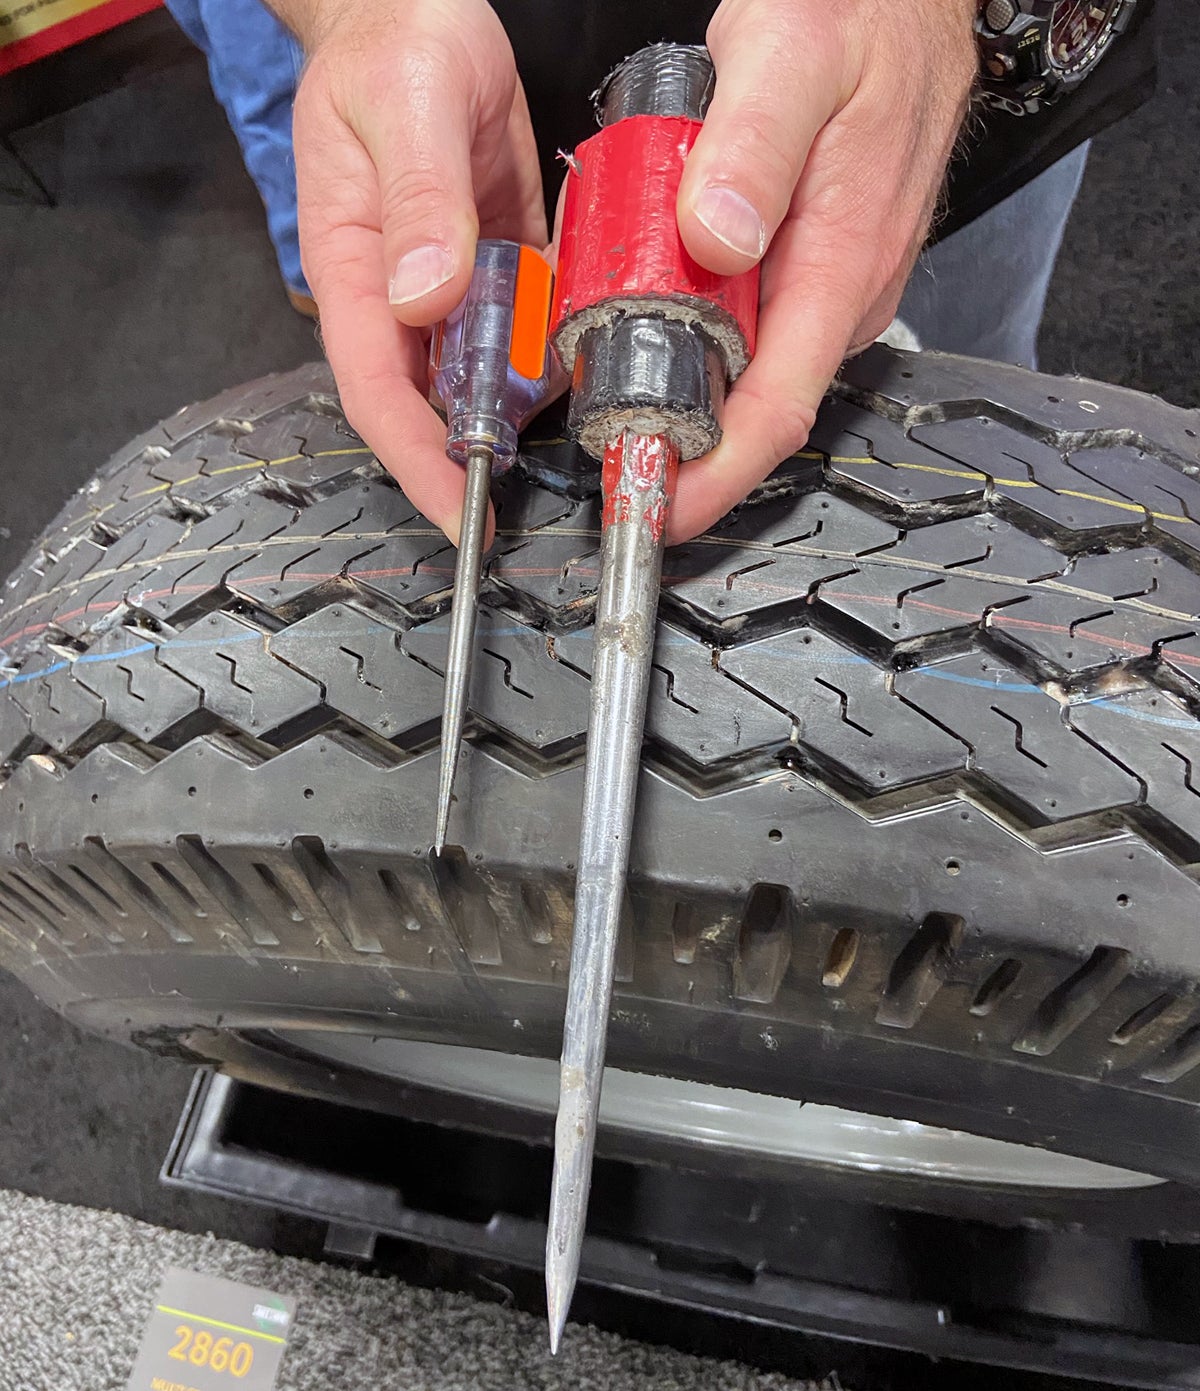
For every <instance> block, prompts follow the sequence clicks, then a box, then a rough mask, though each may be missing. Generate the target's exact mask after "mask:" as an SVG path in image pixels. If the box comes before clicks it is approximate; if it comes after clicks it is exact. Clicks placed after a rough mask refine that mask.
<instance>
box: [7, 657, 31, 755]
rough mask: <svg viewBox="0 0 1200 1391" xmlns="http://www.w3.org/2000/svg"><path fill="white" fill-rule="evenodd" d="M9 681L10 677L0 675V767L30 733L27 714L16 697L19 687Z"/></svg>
mask: <svg viewBox="0 0 1200 1391" xmlns="http://www.w3.org/2000/svg"><path fill="white" fill-rule="evenodd" d="M10 681H11V677H4V676H0V767H3V765H4V764H5V763H7V762H8V761H9V760H10V759H12V758H14V757H15V756H16V753H17V750H18V749H20V748H21V747H22V745H23V744H25V742H26V741H27V740H28V739H29V737H30V733H31V731H30V728H29V716H28V715H27V714H26V713H25V709H24V707H23V706H22V705H21V704H20V703H19V702H18V701H17V698H16V695H17V690H18V689H19V687H14V686H12V685H10V684H9V683H10Z"/></svg>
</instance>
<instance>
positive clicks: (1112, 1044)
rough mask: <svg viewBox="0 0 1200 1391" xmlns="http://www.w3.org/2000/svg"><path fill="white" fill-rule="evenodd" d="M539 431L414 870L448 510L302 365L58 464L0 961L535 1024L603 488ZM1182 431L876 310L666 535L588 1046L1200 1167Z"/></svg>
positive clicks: (505, 520) (284, 1019)
mask: <svg viewBox="0 0 1200 1391" xmlns="http://www.w3.org/2000/svg"><path fill="white" fill-rule="evenodd" d="M555 429H556V426H555V425H554V424H553V422H552V421H551V422H549V423H548V422H547V421H546V420H545V419H544V420H543V421H542V422H541V423H540V425H539V426H535V429H534V430H533V431H532V432H531V436H530V439H529V440H528V441H527V442H526V444H525V447H524V453H523V456H522V463H521V466H520V467H519V468H518V469H517V470H515V471H514V473H513V474H511V475H510V476H509V478H508V479H507V480H506V482H505V483H503V484H502V485H500V487H499V488H498V490H497V501H498V506H499V534H498V538H497V542H496V546H495V549H494V551H493V553H492V557H491V560H490V564H489V568H488V579H487V583H486V590H485V595H484V603H485V605H486V611H485V612H484V614H483V615H482V616H481V621H480V634H479V640H478V650H479V654H478V657H477V660H476V674H475V683H474V688H473V691H472V700H471V707H472V711H473V724H472V728H471V742H470V745H469V747H468V748H467V749H466V750H465V752H464V758H463V763H462V767H461V769H460V773H459V782H458V793H459V801H458V803H457V804H456V807H455V811H454V815H453V818H452V821H451V827H450V836H451V841H452V843H455V844H456V845H457V846H460V847H461V849H460V850H456V851H455V852H453V853H452V854H451V855H450V856H449V857H448V858H447V859H446V860H444V861H443V862H441V863H440V864H431V861H430V857H429V854H428V846H429V844H430V839H431V833H432V826H433V807H434V793H435V787H436V774H437V753H438V749H437V740H438V721H439V715H440V707H441V696H442V679H441V675H440V668H441V663H442V660H443V656H444V652H445V646H446V637H447V626H448V623H447V613H448V606H449V590H448V586H449V584H450V580H451V576H452V572H453V552H452V550H451V548H450V547H449V545H448V544H447V542H446V541H445V540H444V538H443V537H442V536H441V535H440V533H438V532H437V531H436V529H435V528H433V527H432V526H431V525H430V524H429V523H428V522H427V521H426V520H425V519H424V518H422V517H421V516H419V515H418V514H417V513H416V512H415V511H414V509H413V508H412V507H411V506H410V505H409V504H408V502H407V501H406V500H405V498H404V496H403V495H402V494H401V492H400V491H399V490H398V488H397V487H396V486H395V485H394V483H393V482H392V481H391V480H390V479H389V478H388V477H386V476H385V475H384V474H383V473H382V472H381V470H380V469H379V467H378V465H377V464H376V463H375V462H374V460H373V458H372V457H371V455H370V453H369V452H368V451H367V450H366V449H365V448H364V447H363V446H362V444H361V442H360V441H359V440H358V439H357V438H356V437H355V436H354V435H353V434H352V433H351V431H350V430H349V428H348V427H347V426H346V424H345V422H344V420H343V419H342V417H341V414H340V412H339V409H338V406H337V403H336V400H335V398H334V396H333V391H332V382H331V379H330V378H329V376H328V374H327V373H326V371H325V370H324V369H323V368H318V367H313V368H311V369H305V370H303V371H301V372H298V373H293V374H291V375H289V376H283V377H276V378H270V379H268V380H266V381H263V382H259V383H257V384H255V385H253V386H250V387H247V388H244V389H242V390H239V391H235V392H232V393H229V394H227V395H226V396H223V397H221V398H218V399H217V400H215V401H212V402H209V403H207V404H205V405H200V406H196V407H192V408H190V409H189V410H187V411H184V412H183V413H182V414H180V415H178V416H176V417H174V418H173V419H171V420H169V421H167V422H166V423H165V424H164V425H162V426H160V427H158V428H157V429H155V430H153V431H151V432H150V433H149V434H147V435H145V436H143V437H142V438H141V439H139V440H138V441H136V442H135V443H134V444H133V445H131V446H130V447H129V449H128V450H126V451H124V452H123V453H122V454H121V455H120V456H118V457H117V458H116V459H115V460H113V461H112V462H111V463H110V464H109V465H108V466H107V467H106V468H105V469H104V470H103V471H102V472H101V473H100V475H99V476H98V477H97V479H96V481H95V482H94V483H93V484H91V485H90V486H89V487H88V488H86V489H84V490H83V491H82V492H81V493H79V494H78V495H77V496H76V497H74V498H73V499H72V500H71V501H70V502H69V503H68V504H67V506H66V507H65V508H64V510H63V512H62V513H61V515H60V517H59V518H58V520H57V521H56V522H55V524H54V526H53V527H52V528H51V529H50V531H49V532H48V533H47V535H46V536H45V537H44V539H43V541H42V542H41V544H40V545H39V546H38V547H37V549H36V550H35V551H34V552H33V553H32V554H31V555H30V556H29V557H28V559H27V560H26V562H25V563H24V565H23V566H22V567H21V569H20V570H19V571H18V573H17V574H16V575H15V576H14V577H13V579H12V580H11V581H10V582H9V584H8V586H7V588H6V589H5V590H4V592H3V604H2V606H0V668H2V670H0V759H2V760H3V765H4V774H3V779H4V780H3V785H2V786H0V960H2V962H3V964H4V965H6V966H8V967H9V968H11V969H13V970H15V971H16V972H17V973H18V974H19V975H20V976H21V977H22V978H24V979H25V980H26V981H27V982H28V983H29V984H30V985H31V986H32V987H33V988H34V989H35V990H36V991H37V992H38V993H39V994H41V995H42V996H43V997H44V998H45V999H47V1000H49V1001H50V1002H51V1003H53V1004H54V1005H56V1006H57V1007H58V1008H59V1009H61V1010H63V1011H64V1012H66V1013H67V1014H68V1015H69V1016H70V1017H71V1018H72V1019H74V1020H76V1021H77V1022H78V1023H80V1024H81V1025H83V1026H85V1027H88V1028H92V1029H96V1030H100V1031H103V1032H105V1033H108V1034H110V1035H114V1036H117V1037H125V1038H132V1039H134V1040H136V1041H139V1042H142V1043H144V1044H146V1045H147V1046H153V1047H158V1048H161V1049H164V1050H168V1051H177V1052H178V1051H183V1052H185V1053H187V1054H188V1055H190V1056H198V1057H210V1058H215V1059H218V1060H225V1061H226V1062H227V1064H228V1065H229V1066H230V1067H231V1068H234V1069H235V1070H240V1071H241V1072H242V1073H243V1074H244V1075H265V1074H270V1073H271V1071H272V1068H274V1067H275V1066H276V1064H275V1063H272V1062H269V1061H266V1060H267V1059H268V1058H269V1057H270V1056H271V1055H272V1045H271V1038H270V1031H271V1029H272V1028H275V1027H283V1026H287V1027H289V1028H296V1027H312V1028H314V1029H321V1028H329V1027H336V1028H348V1029H357V1030H360V1031H363V1032H371V1033H386V1032H391V1033H395V1034H398V1035H407V1036H415V1037H423V1038H432V1039H444V1040H450V1041H454V1042H460V1043H471V1044H480V1045H483V1046H487V1047H491V1048H500V1049H506V1050H510V1051H523V1052H530V1053H539V1054H543V1055H546V1056H555V1055H557V1051H558V1040H559V1029H560V1025H561V1010H562V1002H563V995H564V990H563V986H564V979H565V971H566V963H567V959H568V950H569V935H570V922H571V893H572V872H571V871H572V861H573V857H574V853H575V846H576V840H577V835H578V808H579V802H580V792H581V786H582V757H583V745H584V731H585V725H586V716H587V708H588V667H589V659H590V632H589V623H590V621H591V614H592V605H593V595H594V590H595V584H596V554H597V531H598V514H597V505H596V498H595V494H594V489H595V477H594V470H593V468H592V467H591V466H590V465H589V464H587V462H586V461H584V460H581V459H580V457H578V456H577V455H576V454H575V452H574V450H573V449H572V448H571V447H570V446H568V445H565V444H564V443H562V442H561V440H556V439H555V438H554V437H553V436H554V431H555ZM1198 431H1200V415H1197V413H1195V412H1185V411H1181V410H1177V409H1175V408H1173V407H1170V406H1167V405H1164V404H1163V403H1161V402H1158V401H1154V400H1151V399H1149V398H1147V397H1143V396H1140V395H1137V394H1134V393H1131V392H1127V391H1122V390H1118V389H1116V388H1110V387H1103V386H1099V385H1097V384H1094V383H1089V382H1080V381H1067V380H1058V379H1051V378H1046V377H1039V376H1036V375H1033V374H1030V373H1027V372H1023V371H1021V370H1019V369H1015V368H1002V367H996V366H991V365H986V364H982V363H976V362H971V361H968V360H965V359H956V358H949V357H941V356H938V355H934V354H927V355H924V356H920V357H908V356H905V355H902V354H896V353H892V352H888V351H885V350H882V349H877V350H873V351H872V352H870V353H868V354H867V355H865V356H864V357H863V358H862V359H860V360H858V361H857V362H856V363H854V364H852V365H851V366H850V367H849V368H848V369H847V372H846V374H845V377H844V380H843V382H842V383H841V385H840V386H839V387H838V388H837V390H836V392H835V393H834V395H833V396H832V397H831V399H830V400H829V401H828V402H827V404H826V407H825V409H824V412H823V414H822V416H821V418H820V421H819V424H818V426H817V429H816V431H815V433H814V436H813V439H812V441H811V444H810V447H809V448H808V449H807V450H806V451H805V452H804V453H803V454H802V455H801V456H799V457H797V458H795V459H792V460H789V461H788V462H787V463H786V464H785V465H784V466H783V467H782V468H781V469H780V470H779V471H778V473H777V474H776V475H775V476H774V477H773V478H772V479H771V480H770V481H769V482H768V483H767V485H765V486H764V488H763V489H761V490H760V492H759V493H758V494H757V495H756V496H755V497H754V498H753V499H752V500H751V501H750V502H749V503H748V504H747V505H745V506H744V507H742V508H741V509H740V510H738V511H737V512H736V513H735V514H733V515H732V516H730V517H729V518H727V519H726V520H725V521H723V522H722V523H721V524H720V525H719V526H717V527H716V528H715V529H714V530H713V532H712V533H711V534H709V535H707V536H705V537H703V538H701V539H700V540H698V541H696V542H693V543H691V544H689V545H686V546H682V547H678V548H676V549H674V550H673V551H671V552H669V553H668V557H667V563H666V570H665V590H664V595H663V600H662V608H661V623H660V633H659V641H658V648H657V658H656V668H655V676H654V683H653V689H652V694H651V703H650V715H649V727H648V732H647V740H646V752H645V772H644V776H643V779H642V786H641V791H640V803H639V813H638V831H637V835H636V840H635V846H634V853H633V871H632V873H633V878H632V891H631V896H630V903H629V912H628V918H627V924H626V932H625V934H624V937H623V940H622V943H621V947H620V950H619V960H618V977H619V981H618V987H617V999H616V1001H615V1005H614V1011H613V1019H612V1028H611V1032H610V1044H609V1056H610V1061H612V1062H613V1063H615V1064H618V1065H620V1066H624V1067H633V1068H640V1069H643V1070H650V1071H662V1072H672V1073H676V1074H678V1075H681V1076H689V1077H695V1078H699V1079H701V1080H710V1081H719V1082H723V1083H727V1084H732V1085H739V1086H749V1087H754V1088H759V1089H763V1090H769V1091H774V1092H778V1093H781V1094H785V1095H792V1096H804V1097H811V1098H813V1099H822V1100H830V1101H835V1102H838V1103H840V1104H843V1105H852V1106H858V1107H861V1108H865V1109H874V1110H878V1111H883V1112H886V1113H887V1114H900V1115H905V1116H910V1117H912V1118H915V1119H922V1120H928V1121H932V1122H937V1123H941V1124H951V1125H957V1126H963V1127H965V1128H969V1129H972V1130H976V1131H979V1132H982V1133H988V1134H994V1135H999V1136H1002V1137H1006V1138H1011V1139H1018V1140H1025V1141H1032V1142H1035V1143H1040V1144H1046V1145H1050V1146H1055V1147H1059V1148H1062V1149H1065V1150H1070V1151H1072V1152H1075V1153H1079V1154H1085V1155H1089V1156H1091V1157H1094V1158H1099V1159H1105V1160H1109V1161H1112V1162H1117V1163H1120V1164H1122V1165H1125V1166H1127V1167H1131V1168H1138V1169H1144V1170H1146V1171H1149V1172H1153V1173H1157V1174H1162V1175H1166V1176H1173V1177H1177V1178H1182V1179H1185V1180H1186V1179H1191V1178H1195V1177H1197V1176H1198V1175H1200V1159H1198V1158H1197V1156H1198V1155H1200V1146H1198V1145H1197V1140H1198V1139H1200V1110H1198V1109H1197V1107H1196V1102H1197V1099H1200V1005H1198V1004H1197V1003H1196V1001H1195V996H1194V990H1195V986H1196V983H1197V982H1198V981H1200V886H1198V885H1197V879H1196V870H1197V867H1198V865H1200V780H1198V777H1197V775H1195V774H1194V773H1193V766H1194V763H1195V761H1196V760H1197V758H1198V757H1200V718H1198V717H1197V710H1198V709H1200V704H1198V701H1200V685H1198V684H1197V683H1198V680H1200V675H1198V674H1200V618H1198V617H1197V614H1198V613H1200V479H1198V477H1197V473H1198V468H1200V459H1198V452H1197V433H1198ZM256 1059H257V1062H256V1061H255V1060H256ZM281 1066H282V1065H281ZM296 1066H297V1065H296V1064H295V1061H294V1059H292V1060H289V1061H288V1062H287V1064H286V1067H287V1068H288V1069H291V1073H290V1077H291V1081H292V1083H293V1084H295V1085H307V1084H308V1083H305V1082H304V1078H303V1076H301V1075H300V1074H298V1073H297V1072H296V1071H295V1069H296ZM306 1075H309V1076H310V1077H312V1076H317V1075H318V1074H317V1072H316V1071H315V1070H313V1069H310V1070H309V1074H306ZM321 1075H322V1076H323V1077H324V1079H325V1082H324V1084H325V1085H335V1086H337V1087H341V1086H342V1085H343V1082H344V1081H345V1079H340V1080H339V1079H338V1077H337V1075H336V1074H335V1073H333V1072H332V1071H331V1070H330V1069H329V1068H325V1069H324V1071H323V1073H322V1074H321ZM312 1084H313V1085H316V1083H312ZM345 1085H346V1086H349V1083H348V1082H347V1083H345Z"/></svg>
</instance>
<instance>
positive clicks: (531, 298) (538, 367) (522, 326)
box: [508, 246, 554, 382]
mask: <svg viewBox="0 0 1200 1391" xmlns="http://www.w3.org/2000/svg"><path fill="white" fill-rule="evenodd" d="M553 292H554V275H553V273H552V272H551V270H550V267H549V266H548V265H547V264H546V262H545V261H544V260H543V259H542V257H541V256H540V255H539V254H538V253H537V252H536V251H535V250H534V249H533V247H532V246H523V247H522V248H521V252H520V256H519V257H518V259H517V288H516V295H515V297H514V302H513V317H512V335H511V337H510V338H509V341H508V360H509V362H511V363H512V365H513V371H515V372H517V373H519V374H520V375H521V376H522V377H524V378H525V379H526V380H527V381H531V382H535V381H537V379H538V378H539V377H540V376H541V375H542V372H543V371H544V370H545V366H546V332H547V330H548V328H549V326H550V298H551V296H552V294H553Z"/></svg>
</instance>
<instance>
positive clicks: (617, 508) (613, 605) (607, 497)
mask: <svg viewBox="0 0 1200 1391" xmlns="http://www.w3.org/2000/svg"><path fill="white" fill-rule="evenodd" d="M677 465H678V453H677V450H676V448H675V446H674V445H673V444H672V443H671V441H670V440H669V439H668V438H666V437H665V436H662V435H655V436H641V435H634V434H628V433H627V434H624V435H622V436H621V437H620V439H617V440H614V441H612V442H610V444H609V447H608V449H607V450H606V452H605V457H604V523H603V536H602V541H601V547H600V588H599V592H598V594H597V598H596V630H595V632H596V636H595V649H594V655H593V659H592V701H591V717H590V721H589V724H588V745H587V761H586V765H585V771H584V791H583V825H582V831H581V835H580V842H579V864H578V872H577V881H576V888H575V927H574V935H573V938H572V942H571V973H570V978H569V982H568V986H567V1007H566V1018H565V1022H564V1026H563V1048H562V1065H561V1070H560V1074H559V1100H558V1121H557V1124H556V1127H555V1132H554V1179H553V1184H552V1188H551V1195H550V1223H549V1229H548V1231H547V1234H546V1303H547V1309H548V1312H549V1319H550V1350H551V1352H557V1351H558V1343H559V1339H560V1337H561V1336H562V1330H563V1326H564V1324H565V1323H566V1320H567V1311H568V1310H569V1308H570V1305H571V1296H572V1294H573V1293H574V1290H575V1281H576V1278H577V1276H578V1273H579V1255H580V1249H581V1247H582V1244H583V1232H584V1225H585V1222H586V1219H587V1206H588V1193H589V1190H590V1188H591V1176H592V1152H593V1150H594V1148H595V1141H596V1120H597V1114H598V1112H599V1107H600V1086H601V1081H602V1079H603V1074H604V1048H605V1038H606V1033H607V1029H608V1013H609V1004H610V1001H611V997H612V981H613V960H614V957H615V954H616V947H617V933H618V929H619V925H620V920H621V910H622V907H623V904H624V899H625V878H626V873H627V871H628V867H629V842H630V832H631V828H632V823H633V810H634V801H635V798H636V794H637V779H638V770H639V768H640V765H641V750H642V729H643V725H644V724H645V716H646V696H647V691H648V688H649V683H650V666H651V659H652V657H653V653H654V630H655V619H656V617H657V613H658V591H659V583H660V579H661V575H662V556H663V532H664V530H665V526H666V518H667V510H668V508H669V506H670V501H671V495H672V493H673V491H674V482H675V473H676V468H677Z"/></svg>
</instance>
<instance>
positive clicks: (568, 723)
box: [404, 608, 591, 750]
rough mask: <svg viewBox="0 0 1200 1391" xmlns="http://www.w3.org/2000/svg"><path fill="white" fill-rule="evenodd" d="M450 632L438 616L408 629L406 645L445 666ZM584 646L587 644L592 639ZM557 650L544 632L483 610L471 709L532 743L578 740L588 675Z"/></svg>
mask: <svg viewBox="0 0 1200 1391" xmlns="http://www.w3.org/2000/svg"><path fill="white" fill-rule="evenodd" d="M449 634H450V620H449V617H448V616H443V617H441V618H436V619H433V620H432V621H431V622H429V623H425V624H422V625H421V626H420V627H418V628H414V629H413V630H412V631H411V632H409V633H406V634H405V635H404V648H405V650H406V651H407V652H409V653H411V654H412V655H414V656H416V657H418V658H419V659H420V660H421V661H422V662H425V663H428V665H429V666H431V667H433V668H435V669H436V670H437V671H444V670H445V664H446V646H447V643H448V641H449ZM588 638H589V639H590V634H588ZM587 645H588V648H589V649H590V647H591V643H590V641H588V644H587ZM572 650H573V651H574V649H572ZM555 653H556V648H554V647H553V646H552V644H551V641H550V640H549V639H548V638H547V635H546V634H545V633H541V632H539V631H538V630H537V629H536V628H531V627H529V626H528V625H527V624H524V623H520V622H518V621H517V620H515V619H512V618H509V617H508V616H507V615H505V614H499V613H494V612H492V611H490V610H488V609H487V608H484V609H482V610H481V612H480V614H479V619H478V624H477V627H476V629H475V657H474V661H473V662H472V665H471V693H470V697H469V707H470V709H472V710H473V711H474V712H475V713H476V714H477V715H479V716H481V717H482V718H483V719H485V720H487V721H488V723H489V724H492V725H494V726H495V727H496V728H497V729H500V730H502V731H504V732H505V733H508V734H511V735H514V736H515V737H516V738H518V739H520V740H521V741H522V742H523V743H525V744H528V745H531V746H532V747H534V748H538V749H546V750H549V749H552V748H554V747H555V746H556V745H559V744H562V743H564V742H576V741H578V740H581V739H582V738H583V735H584V732H585V731H586V729H587V720H588V702H589V700H590V695H591V693H590V686H589V682H588V678H587V676H586V674H584V673H581V672H580V671H579V670H575V669H574V665H572V664H569V662H570V658H568V659H567V660H558V659H557V657H556V655H555Z"/></svg>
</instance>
